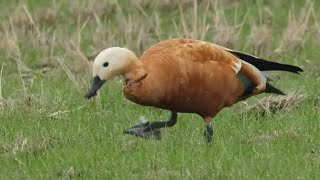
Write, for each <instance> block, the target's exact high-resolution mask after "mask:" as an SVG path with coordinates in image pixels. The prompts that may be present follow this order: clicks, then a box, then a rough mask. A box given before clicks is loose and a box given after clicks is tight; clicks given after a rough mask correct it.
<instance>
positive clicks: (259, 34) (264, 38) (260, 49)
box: [248, 24, 272, 56]
mask: <svg viewBox="0 0 320 180" xmlns="http://www.w3.org/2000/svg"><path fill="white" fill-rule="evenodd" d="M271 41H272V32H271V30H270V28H269V27H268V25H266V24H261V25H253V27H252V29H251V33H250V36H249V40H248V44H249V46H250V47H251V48H252V49H253V53H254V54H255V55H256V56H266V55H267V54H269V50H270V44H271Z"/></svg>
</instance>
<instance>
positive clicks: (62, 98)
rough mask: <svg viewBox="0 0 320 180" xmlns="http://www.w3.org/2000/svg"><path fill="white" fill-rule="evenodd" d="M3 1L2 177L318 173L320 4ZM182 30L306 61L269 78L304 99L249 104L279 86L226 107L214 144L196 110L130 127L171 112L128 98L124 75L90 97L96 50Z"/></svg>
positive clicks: (134, 45)
mask: <svg viewBox="0 0 320 180" xmlns="http://www.w3.org/2000/svg"><path fill="white" fill-rule="evenodd" d="M23 2H25V4H24V3H23ZM0 7H6V8H3V10H1V12H0V20H1V24H0V31H1V33H0V37H1V39H2V41H1V42H0V52H1V56H0V65H1V68H0V70H1V71H0V123H1V126H0V134H1V138H0V159H1V163H2V165H1V167H2V168H0V178H1V179H129V178H132V179H319V177H320V171H319V169H320V142H319V139H320V134H319V130H320V122H319V116H320V111H319V106H320V99H319V98H320V94H319V83H320V82H319V81H320V80H319V70H320V63H319V61H318V58H319V57H320V52H319V47H320V44H319V40H320V31H319V27H320V26H319V24H320V18H319V17H320V14H319V12H320V4H319V2H318V1H306V2H303V1H286V0H284V1H264V0H257V1H254V0H244V1H238V0H230V1H221V2H219V3H212V2H211V1H205V0H202V1H199V2H198V3H194V1H188V0H186V1H172V2H171V1H157V2H152V3H151V2H150V1H147V0H140V1H126V0H112V1H108V0H103V1H95V0H93V1H91V0H90V1H87V0H82V1H73V2H71V1H65V0H62V1H38V0H29V1H21V2H17V1H6V0H3V1H0ZM295 29H297V31H295ZM176 36H187V37H193V38H197V39H203V40H207V41H211V42H217V43H219V44H221V45H224V46H228V47H232V48H234V49H237V50H241V51H245V52H247V53H253V54H256V55H260V56H261V57H263V58H266V59H271V60H274V61H278V62H283V63H290V64H295V65H298V66H301V67H303V69H304V70H305V72H304V73H302V74H301V75H299V76H298V75H294V74H288V73H282V72H281V73H279V72H277V73H276V72H274V73H271V75H272V76H273V77H274V82H273V84H274V85H276V86H277V87H279V88H280V89H282V90H284V91H285V92H287V93H289V94H295V93H298V94H299V93H300V94H303V95H306V98H303V99H300V100H299V101H298V102H296V103H294V106H292V108H290V106H289V105H288V104H290V102H291V101H288V102H287V103H286V107H285V110H284V109H281V108H278V109H279V110H276V111H275V112H274V113H262V114H263V115H261V113H250V111H251V110H252V106H255V104H257V103H258V100H259V99H262V100H270V98H263V97H268V96H269V95H259V96H257V97H255V98H251V99H249V100H248V101H246V102H241V103H239V104H238V105H235V106H234V107H232V108H227V109H224V110H223V111H222V112H221V113H220V114H219V115H218V116H217V117H216V118H215V125H214V126H215V139H214V143H213V145H212V146H208V145H207V144H206V142H205V139H204V138H203V136H202V134H203V131H204V123H203V122H202V120H201V118H199V117H198V116H197V115H192V114H179V119H178V124H177V125H176V126H175V127H173V128H171V129H164V130H163V131H162V132H163V140H162V141H151V140H145V139H139V138H136V137H132V136H128V135H124V134H123V133H122V130H124V129H125V128H128V127H130V126H132V125H134V124H136V123H138V122H139V119H140V118H141V116H144V117H146V118H147V119H150V120H166V119H167V118H168V116H169V113H168V112H166V111H162V110H159V109H155V108H150V107H148V108H147V107H141V106H139V105H136V104H134V103H132V102H130V101H128V100H126V99H125V97H124V96H123V94H122V80H121V79H115V80H113V81H111V82H108V84H107V86H105V87H104V88H103V89H102V91H101V94H100V96H99V97H98V98H96V99H95V100H93V101H87V100H86V99H84V94H85V92H86V90H87V89H88V87H89V84H90V80H91V73H90V70H91V68H90V63H91V61H92V59H93V58H94V56H95V55H96V54H97V53H98V52H99V51H100V50H102V49H104V48H107V47H110V46H125V47H128V48H130V49H132V50H134V51H135V52H137V54H141V53H142V52H143V51H144V50H146V49H147V48H148V47H149V46H150V45H152V44H154V43H156V42H158V41H159V40H164V39H167V38H170V37H176ZM290 37H292V38H290ZM255 40H256V41H255ZM275 99H277V97H275ZM258 104H260V105H261V104H264V103H261V102H260V103H258ZM267 104H268V103H267ZM269 104H270V103H269ZM278 104H279V103H278ZM256 107H260V106H256ZM244 111H245V112H246V111H247V113H243V112H244ZM272 112H273V111H272Z"/></svg>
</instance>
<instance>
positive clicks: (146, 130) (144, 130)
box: [123, 122, 161, 140]
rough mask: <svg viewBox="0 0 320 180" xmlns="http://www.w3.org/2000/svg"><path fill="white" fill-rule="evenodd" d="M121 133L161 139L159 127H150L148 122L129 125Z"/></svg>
mask: <svg viewBox="0 0 320 180" xmlns="http://www.w3.org/2000/svg"><path fill="white" fill-rule="evenodd" d="M123 133H125V134H131V135H134V136H138V137H142V138H146V139H155V140H161V131H160V129H155V128H152V127H151V125H150V123H149V122H145V123H142V124H138V125H136V126H133V127H130V128H128V129H127V130H124V131H123Z"/></svg>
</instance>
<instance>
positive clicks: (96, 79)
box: [85, 76, 106, 99]
mask: <svg viewBox="0 0 320 180" xmlns="http://www.w3.org/2000/svg"><path fill="white" fill-rule="evenodd" d="M105 82H106V81H105V80H101V79H100V78H99V76H95V77H94V78H93V83H92V85H91V88H90V89H89V91H88V93H87V94H86V96H85V97H86V98H88V99H90V98H92V97H93V96H96V95H97V91H98V90H99V89H100V88H101V87H102V85H103V84H104V83H105Z"/></svg>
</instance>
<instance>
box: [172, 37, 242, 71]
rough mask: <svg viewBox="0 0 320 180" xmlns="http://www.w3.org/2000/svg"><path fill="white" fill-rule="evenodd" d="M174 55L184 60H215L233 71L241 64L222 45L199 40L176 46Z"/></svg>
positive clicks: (237, 69)
mask: <svg viewBox="0 0 320 180" xmlns="http://www.w3.org/2000/svg"><path fill="white" fill-rule="evenodd" d="M176 56H177V57H178V58H179V59H181V60H184V61H194V62H203V63H206V62H210V61H211V62H217V63H218V64H220V65H227V66H229V67H231V68H232V69H233V70H234V71H235V73H238V72H239V71H240V69H241V66H242V61H241V60H240V59H239V58H238V57H236V56H234V55H233V54H231V53H230V52H228V51H226V50H225V49H224V48H223V47H221V46H217V45H215V44H212V43H207V42H201V41H198V42H192V43H186V44H182V45H180V46H177V47H176Z"/></svg>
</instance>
